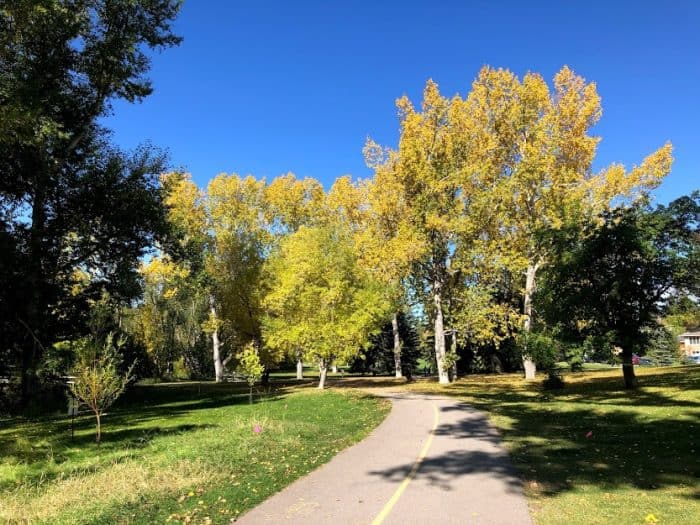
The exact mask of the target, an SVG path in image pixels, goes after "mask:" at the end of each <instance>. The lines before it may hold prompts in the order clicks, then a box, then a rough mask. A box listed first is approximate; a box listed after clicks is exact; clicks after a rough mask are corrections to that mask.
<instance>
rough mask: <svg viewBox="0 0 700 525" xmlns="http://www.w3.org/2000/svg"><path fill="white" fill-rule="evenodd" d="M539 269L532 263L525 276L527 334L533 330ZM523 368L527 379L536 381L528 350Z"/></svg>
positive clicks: (524, 303) (533, 365) (524, 324)
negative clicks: (534, 300) (533, 310)
mask: <svg viewBox="0 0 700 525" xmlns="http://www.w3.org/2000/svg"><path fill="white" fill-rule="evenodd" d="M538 268H539V263H533V262H530V263H529V264H528V266H527V274H526V275H525V297H524V301H523V314H524V316H525V320H524V321H523V331H524V332H526V333H528V332H530V329H531V328H532V294H534V293H535V277H536V276H537V269H538ZM523 368H524V369H525V379H527V380H533V379H535V373H536V371H537V366H536V365H535V362H534V361H533V360H532V359H531V358H530V356H529V355H527V348H525V349H524V351H523Z"/></svg>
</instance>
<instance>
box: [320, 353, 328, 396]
mask: <svg viewBox="0 0 700 525" xmlns="http://www.w3.org/2000/svg"><path fill="white" fill-rule="evenodd" d="M318 371H319V379H318V388H320V389H321V390H323V388H324V387H325V386H326V375H327V374H328V363H327V362H326V360H325V359H321V361H320V362H319V364H318Z"/></svg>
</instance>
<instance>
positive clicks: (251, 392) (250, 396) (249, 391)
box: [248, 384, 253, 405]
mask: <svg viewBox="0 0 700 525" xmlns="http://www.w3.org/2000/svg"><path fill="white" fill-rule="evenodd" d="M248 386H249V387H250V388H249V390H248V404H250V405H252V404H253V385H251V384H248Z"/></svg>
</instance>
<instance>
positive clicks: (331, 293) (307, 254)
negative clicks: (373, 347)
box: [263, 224, 387, 388]
mask: <svg viewBox="0 0 700 525" xmlns="http://www.w3.org/2000/svg"><path fill="white" fill-rule="evenodd" d="M267 271H268V272H269V275H270V278H271V280H270V287H269V292H268V294H267V295H266V297H265V300H264V304H265V307H266V312H267V315H266V317H265V322H264V324H263V335H264V339H265V343H266V345H267V346H268V347H270V348H272V349H276V350H278V351H280V352H289V351H295V350H296V349H303V353H304V358H305V359H306V360H309V361H312V362H317V363H318V365H319V370H320V380H319V384H318V387H319V388H324V385H325V380H326V374H327V371H328V366H329V365H330V363H332V362H333V361H334V360H336V359H340V360H345V359H349V358H352V357H354V356H356V355H357V354H358V353H359V352H360V350H361V349H362V347H363V346H364V345H365V344H367V342H368V340H369V337H370V335H371V334H372V333H373V332H375V331H377V330H378V328H379V327H380V324H381V321H382V319H383V318H384V317H385V316H386V312H387V302H386V301H385V298H384V293H383V290H382V287H381V285H380V283H377V282H376V281H374V280H373V279H372V278H371V276H370V275H369V274H368V273H367V272H365V271H363V270H362V268H361V267H360V266H359V265H358V264H357V257H356V253H355V249H354V241H353V239H352V234H351V232H349V231H348V230H347V229H346V228H344V227H343V226H342V225H339V224H326V225H321V226H312V227H307V226H301V227H300V228H299V229H298V230H297V231H296V232H295V233H292V234H291V235H289V236H288V237H286V238H284V239H283V240H282V242H281V244H280V247H279V250H278V251H277V252H276V253H275V255H274V256H273V257H271V258H270V260H269V261H268V263H267Z"/></svg>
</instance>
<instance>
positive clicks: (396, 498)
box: [372, 404, 440, 525]
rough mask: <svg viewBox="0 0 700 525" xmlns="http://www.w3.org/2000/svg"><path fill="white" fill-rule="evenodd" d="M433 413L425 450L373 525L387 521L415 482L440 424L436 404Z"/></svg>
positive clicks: (421, 452)
mask: <svg viewBox="0 0 700 525" xmlns="http://www.w3.org/2000/svg"><path fill="white" fill-rule="evenodd" d="M433 411H434V413H435V420H434V422H433V428H431V429H430V434H429V435H428V440H427V441H426V442H425V445H423V448H422V449H421V451H420V454H418V459H416V462H415V463H414V464H413V468H412V469H411V472H409V473H408V476H406V478H405V479H404V480H403V481H402V482H401V485H399V488H397V489H396V492H394V495H393V496H391V499H390V500H389V501H387V503H386V505H384V508H383V509H382V511H381V512H380V513H379V514H378V515H377V517H376V518H374V521H373V522H372V525H380V524H381V523H382V522H383V521H384V520H385V519H386V517H387V516H388V515H389V513H390V512H391V509H393V508H394V505H396V502H397V501H399V498H400V497H401V495H402V494H403V493H404V491H405V490H406V487H408V484H409V483H410V482H411V481H412V480H413V478H415V477H416V473H417V472H418V469H419V468H420V464H421V463H422V462H423V459H424V458H425V456H427V455H428V449H430V445H431V444H432V442H433V437H434V436H435V429H436V428H437V426H438V422H439V421H440V412H438V407H437V405H435V404H434V405H433Z"/></svg>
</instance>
